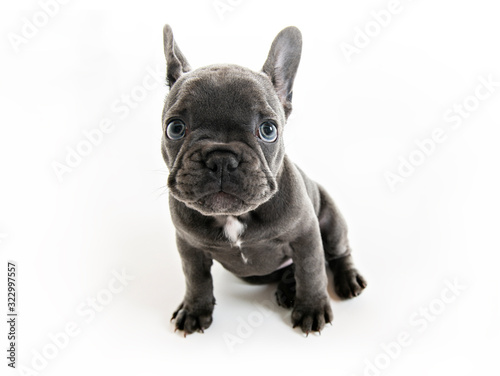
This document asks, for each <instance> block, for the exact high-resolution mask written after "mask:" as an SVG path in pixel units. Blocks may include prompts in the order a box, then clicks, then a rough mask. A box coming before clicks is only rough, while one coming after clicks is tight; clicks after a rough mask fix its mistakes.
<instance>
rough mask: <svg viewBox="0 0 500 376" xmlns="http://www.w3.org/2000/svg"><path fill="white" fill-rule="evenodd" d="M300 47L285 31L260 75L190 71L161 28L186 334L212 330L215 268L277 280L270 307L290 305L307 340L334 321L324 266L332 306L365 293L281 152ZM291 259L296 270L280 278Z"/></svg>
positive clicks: (312, 187) (310, 186)
mask: <svg viewBox="0 0 500 376" xmlns="http://www.w3.org/2000/svg"><path fill="white" fill-rule="evenodd" d="M301 47H302V37H301V33H300V31H299V30H298V29H297V28H295V27H288V28H286V29H284V30H282V31H281V32H280V33H279V34H278V36H277V37H276V38H275V40H274V42H273V44H272V46H271V50H270V51H269V55H268V58H267V60H266V62H265V64H264V66H263V69H262V72H254V71H252V70H250V69H247V68H243V67H240V66H236V65H211V66H208V67H203V68H199V69H196V70H194V71H192V70H191V68H190V66H189V63H188V62H187V60H186V58H185V57H184V55H183V54H182V52H181V51H180V49H179V47H178V46H177V45H176V43H175V41H174V38H173V34H172V29H171V28H170V27H169V26H168V25H166V26H165V28H164V48H165V57H166V60H167V80H168V84H169V86H170V92H169V94H168V96H167V98H166V101H165V107H164V109H163V118H162V121H163V130H164V132H163V134H164V136H163V139H162V155H163V158H164V160H165V163H166V164H167V166H168V168H169V170H170V174H169V177H168V187H169V190H170V198H169V202H170V212H171V215H172V220H173V223H174V225H175V228H176V234H177V247H178V250H179V253H180V255H181V258H182V265H183V270H184V274H185V278H186V293H185V296H184V300H183V302H182V304H181V305H180V306H179V308H178V309H177V310H176V312H175V313H174V315H173V318H174V319H175V320H176V321H175V325H176V329H180V330H184V331H185V333H192V332H195V331H203V330H204V329H206V328H208V327H209V326H210V324H211V322H212V311H213V308H214V304H215V299H214V296H213V283H212V276H211V273H210V268H211V265H212V262H213V260H216V261H218V262H219V263H220V264H222V266H223V267H224V268H226V269H227V270H229V271H230V272H232V273H234V274H235V275H236V276H238V277H241V278H243V279H245V280H247V281H249V282H270V281H280V283H279V284H278V291H277V299H278V303H279V304H280V305H283V306H286V307H292V306H293V312H292V323H293V325H294V326H300V327H301V329H302V330H303V331H304V332H306V333H309V332H310V331H320V330H321V329H322V328H323V326H324V324H325V323H326V322H330V321H331V320H332V319H333V314H332V311H331V308H330V302H329V297H328V294H327V277H326V265H327V264H328V265H329V267H330V269H331V270H332V271H333V274H334V284H335V291H336V293H337V295H339V297H341V298H351V297H353V296H356V295H358V294H360V293H361V291H362V290H363V289H364V288H365V287H366V282H365V280H364V279H363V277H362V276H361V275H360V274H359V272H358V271H357V270H356V269H355V267H354V265H353V263H352V258H351V255H350V248H349V244H348V240H347V227H346V224H345V222H344V220H343V219H342V217H341V215H340V213H339V211H338V210H337V208H336V207H335V205H334V203H333V201H332V199H331V198H330V197H329V196H328V194H327V193H326V191H325V190H324V189H323V188H322V187H321V186H319V185H318V184H317V183H315V182H313V181H312V180H310V179H309V178H308V177H307V176H306V175H305V174H304V173H303V172H302V171H301V170H300V169H299V168H298V167H297V166H296V165H295V164H293V163H292V162H291V161H290V159H289V158H288V157H287V156H286V154H285V151H284V145H283V137H282V135H283V132H284V128H285V123H286V119H287V118H288V115H289V114H290V111H291V100H292V89H293V81H294V79H295V75H296V72H297V68H298V65H299V61H300V55H301ZM173 119H177V120H182V121H183V122H184V124H186V129H187V130H186V134H185V136H184V137H183V138H182V139H179V140H173V139H170V138H169V137H167V136H166V134H167V132H166V129H167V125H168V124H169V123H170V122H171V121H172V120H173ZM265 121H272V122H273V123H274V124H275V125H276V128H277V132H278V138H277V139H276V141H274V142H265V141H264V140H263V139H261V138H259V136H258V135H259V131H258V130H259V126H260V125H261V124H262V123H263V122H265ZM221 192H222V193H221ZM228 218H229V220H228ZM234 218H236V219H237V221H238V222H235V220H234ZM234 223H236V224H237V225H238V226H239V227H238V228H237V229H236V228H233V227H231V226H232V224H234ZM231 231H233V233H232V235H231V236H229V235H228V234H230V233H231ZM235 239H238V240H237V241H235ZM290 259H291V260H293V264H292V265H289V266H287V267H284V268H281V269H280V266H282V265H283V264H284V263H287V262H291V260H290Z"/></svg>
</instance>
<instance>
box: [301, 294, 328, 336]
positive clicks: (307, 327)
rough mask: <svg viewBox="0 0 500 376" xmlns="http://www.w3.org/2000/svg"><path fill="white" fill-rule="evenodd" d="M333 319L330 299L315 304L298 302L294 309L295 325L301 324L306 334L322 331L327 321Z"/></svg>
mask: <svg viewBox="0 0 500 376" xmlns="http://www.w3.org/2000/svg"><path fill="white" fill-rule="evenodd" d="M332 320H333V313H332V308H331V307H330V302H329V301H328V299H324V300H321V302H320V303H319V304H314V305H310V304H307V305H306V304H300V303H296V304H295V308H294V309H293V311H292V324H293V327H294V328H295V327H297V326H299V327H300V328H301V329H302V331H303V332H304V333H306V334H309V332H321V330H322V329H323V328H324V326H325V323H331V322H332Z"/></svg>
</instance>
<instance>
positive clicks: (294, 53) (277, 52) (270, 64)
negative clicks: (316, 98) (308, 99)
mask: <svg viewBox="0 0 500 376" xmlns="http://www.w3.org/2000/svg"><path fill="white" fill-rule="evenodd" d="M301 52H302V34H301V33H300V30H299V29H297V28H296V27H294V26H290V27H287V28H286V29H283V30H282V31H281V32H280V33H279V34H278V35H277V36H276V38H275V39H274V41H273V44H272V45H271V50H270V51H269V55H268V56H267V60H266V62H265V63H264V66H263V67H262V71H263V72H264V73H265V74H267V75H268V76H269V78H270V79H271V82H272V83H273V85H274V88H275V89H276V92H277V93H278V97H279V99H280V101H281V103H282V104H283V108H284V110H285V116H286V117H287V118H288V115H289V114H290V112H291V111H292V89H293V80H294V79H295V74H296V73H297V68H298V67H299V62H300V54H301Z"/></svg>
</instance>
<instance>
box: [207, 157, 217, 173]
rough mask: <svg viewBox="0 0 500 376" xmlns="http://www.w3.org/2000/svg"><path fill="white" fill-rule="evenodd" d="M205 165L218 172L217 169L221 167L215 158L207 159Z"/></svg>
mask: <svg viewBox="0 0 500 376" xmlns="http://www.w3.org/2000/svg"><path fill="white" fill-rule="evenodd" d="M205 165H206V166H207V168H208V169H209V170H211V171H213V172H217V170H218V169H219V167H218V166H217V163H216V162H215V161H214V160H213V159H210V160H208V161H206V162H205Z"/></svg>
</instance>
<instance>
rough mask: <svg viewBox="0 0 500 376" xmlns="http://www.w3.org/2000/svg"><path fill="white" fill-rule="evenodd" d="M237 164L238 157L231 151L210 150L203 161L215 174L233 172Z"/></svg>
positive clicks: (238, 162)
mask: <svg viewBox="0 0 500 376" xmlns="http://www.w3.org/2000/svg"><path fill="white" fill-rule="evenodd" d="M239 164H240V161H239V158H238V157H237V156H236V155H235V154H233V153H231V152H218V151H216V152H212V153H210V154H209V155H208V157H207V159H206V161H205V165H206V166H207V168H208V169H209V170H211V171H213V172H215V173H217V174H223V173H225V172H233V171H235V170H236V169H237V168H238V166H239Z"/></svg>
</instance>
